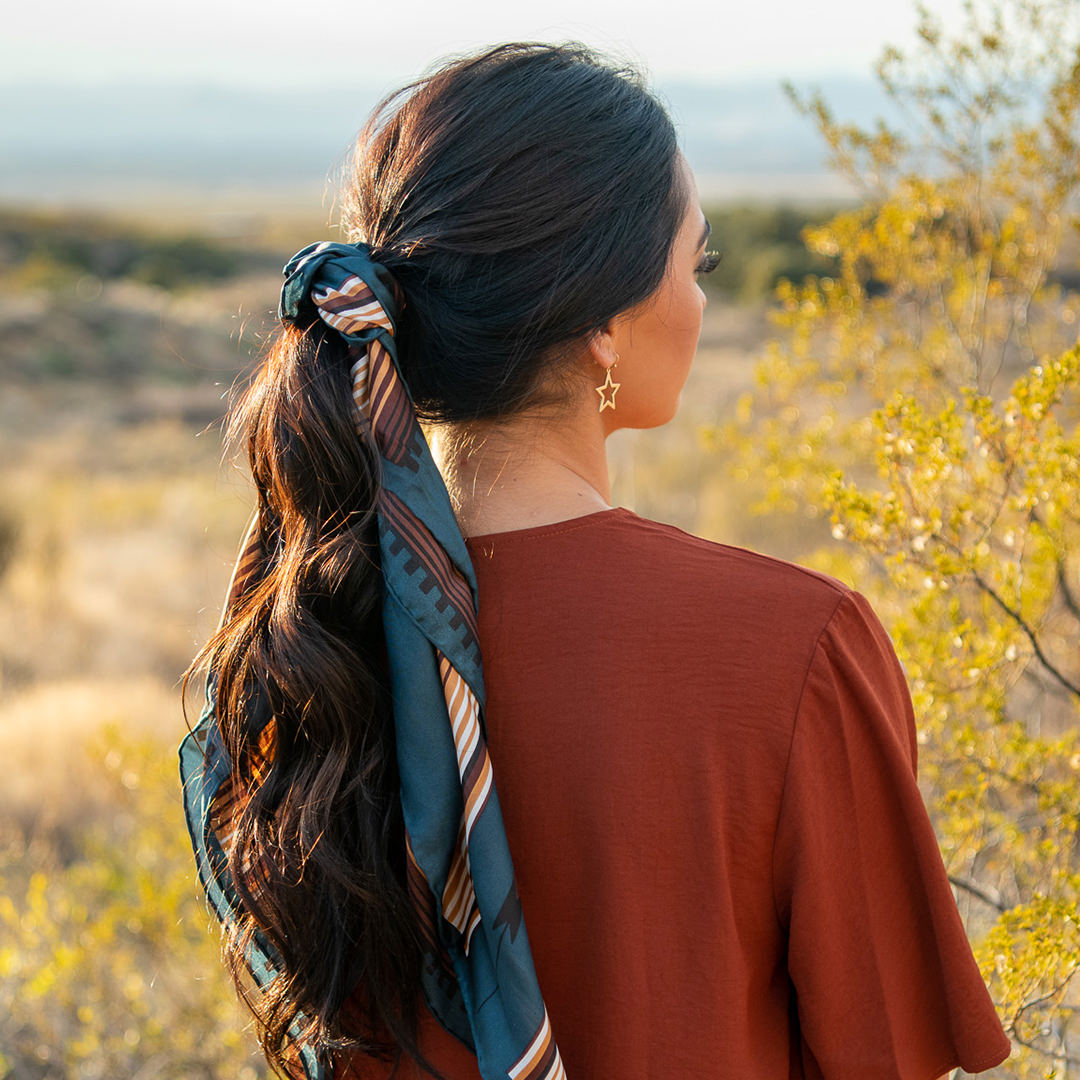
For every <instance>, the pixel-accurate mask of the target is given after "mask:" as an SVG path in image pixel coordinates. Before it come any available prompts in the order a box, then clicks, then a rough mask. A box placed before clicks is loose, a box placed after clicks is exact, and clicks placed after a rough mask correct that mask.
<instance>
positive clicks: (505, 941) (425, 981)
mask: <svg viewBox="0 0 1080 1080" xmlns="http://www.w3.org/2000/svg"><path fill="white" fill-rule="evenodd" d="M369 251H370V249H369V248H368V247H367V245H365V244H355V245H346V244H334V243H328V242H323V243H319V244H311V245H309V246H308V247H305V248H304V249H302V250H301V251H299V252H297V253H296V255H294V256H293V258H292V259H291V260H290V261H289V262H288V264H287V265H286V266H285V268H284V271H283V272H284V274H285V277H286V281H285V284H284V286H283V287H282V291H281V302H280V306H279V309H278V315H279V317H280V318H281V319H283V320H295V319H298V317H299V316H300V315H301V313H302V312H303V313H305V314H308V315H310V308H309V307H308V305H314V308H315V310H316V311H317V312H318V314H319V316H320V317H321V318H322V319H323V321H324V322H326V324H327V325H328V326H330V327H332V328H333V329H334V330H336V331H337V332H338V333H339V334H340V335H341V336H342V338H343V339H344V340H345V341H346V343H347V344H348V349H349V355H350V359H351V361H352V369H351V370H352V386H353V400H354V402H355V404H356V411H357V432H358V434H359V436H360V437H361V438H371V439H373V441H374V445H375V447H377V449H378V453H379V455H380V458H381V459H382V460H381V464H382V485H381V489H380V492H379V505H378V518H379V541H380V550H381V557H382V573H383V580H384V593H383V625H384V628H385V632H386V644H387V650H388V654H389V659H390V677H391V689H392V693H393V701H394V728H395V737H396V743H397V760H398V771H399V775H400V779H401V805H402V811H403V814H404V823H405V844H406V855H407V860H406V866H407V874H408V890H409V896H410V898H411V900H412V903H413V907H414V909H415V912H416V916H417V918H418V920H419V925H420V928H421V936H422V941H423V952H424V955H423V968H422V973H421V985H422V988H423V993H424V997H425V999H426V1001H427V1003H428V1006H429V1008H430V1009H431V1011H432V1013H433V1014H434V1015H435V1017H436V1018H437V1019H438V1020H439V1022H440V1023H441V1024H442V1025H443V1026H444V1027H445V1028H446V1029H447V1030H448V1031H450V1032H452V1033H453V1034H454V1035H456V1036H458V1038H460V1039H461V1040H462V1041H463V1042H464V1043H466V1045H468V1046H470V1047H472V1048H473V1049H474V1050H475V1052H476V1055H477V1061H478V1065H479V1069H480V1073H481V1075H482V1076H483V1077H484V1080H507V1078H509V1080H563V1078H565V1073H564V1071H563V1066H562V1061H561V1059H560V1057H559V1051H558V1048H557V1047H556V1045H555V1039H554V1037H553V1035H552V1032H551V1027H550V1024H549V1021H548V1014H547V1009H546V1008H545V1006H544V1001H543V998H542V997H541V994H540V988H539V986H538V985H537V981H536V973H535V970H534V968H533V962H532V954H531V952H530V949H529V940H528V935H527V934H526V932H525V926H524V922H523V918H522V910H521V903H520V900H519V899H518V892H517V887H516V884H515V881H514V871H513V866H512V864H511V861H510V850H509V847H508V845H507V840H506V833H505V831H504V827H503V821H502V815H501V813H500V811H499V802H498V798H497V797H496V793H495V781H494V777H493V775H492V768H491V759H490V758H489V756H488V750H487V743H486V740H485V734H484V724H483V719H482V709H483V702H484V686H483V678H482V675H481V668H480V651H479V645H478V642H477V623H476V579H475V576H474V574H473V568H472V564H471V563H470V561H469V556H468V552H467V550H466V548H465V542H464V540H463V539H462V536H461V532H460V531H459V529H458V525H457V522H456V520H455V518H454V514H453V510H452V508H451V506H450V499H449V496H448V494H447V491H446V487H445V485H444V483H443V480H442V477H441V476H440V474H439V471H438V469H437V468H436V466H435V463H434V461H433V460H432V458H431V454H430V452H429V450H428V446H427V441H426V440H425V438H424V435H423V432H422V431H421V430H420V427H419V425H418V423H417V419H416V413H415V410H414V408H413V405H412V400H411V398H410V396H409V393H408V390H407V388H406V387H405V384H404V382H403V381H402V379H401V377H400V373H399V371H398V364H397V351H396V346H395V343H394V329H395V319H396V317H397V313H398V310H399V307H400V304H399V293H398V290H397V288H396V286H395V283H394V282H393V279H392V277H391V275H390V273H389V272H388V271H387V269H386V268H385V267H384V266H382V265H381V264H379V263H377V262H375V261H373V260H372V259H371V258H370V254H369ZM262 558H263V552H262V550H261V545H260V541H259V537H258V530H257V528H255V523H253V526H252V528H251V529H250V530H249V533H248V536H247V538H246V540H245V542H244V544H243V545H242V548H241V554H240V556H239V558H238V559H237V563H236V569H235V570H234V572H233V581H232V583H231V584H230V587H229V599H228V600H227V607H226V611H228V605H231V604H232V603H233V602H235V600H236V599H237V597H239V596H241V595H243V593H244V589H245V582H246V579H247V577H248V575H249V574H250V572H251V570H252V568H253V567H255V566H257V565H258V564H259V563H260V562H261V560H262ZM256 742H257V745H256V746H255V747H254V749H253V760H254V768H253V770H252V771H253V775H254V777H255V779H256V782H257V779H258V777H259V776H261V775H263V773H264V772H265V770H266V768H268V767H269V765H270V763H271V761H272V757H273V747H274V724H273V718H272V717H270V718H268V719H266V721H265V723H264V725H263V727H262V730H261V734H260V735H259V737H258V739H257V740H256ZM180 775H181V779H182V782H183V789H184V807H185V812H186V814H187V820H188V826H189V829H190V831H191V839H192V845H193V847H194V849H195V856H196V863H197V866H198V870H199V878H200V881H201V882H202V885H203V887H204V888H205V890H206V893H207V897H208V899H209V900H210V903H211V905H212V907H213V909H214V911H215V913H216V915H217V917H218V919H220V920H221V921H223V922H233V921H235V919H236V917H237V915H238V913H239V909H240V903H239V900H238V897H237V895H236V892H235V890H234V888H233V886H232V883H231V879H230V876H229V873H228V857H227V852H228V851H229V850H230V847H229V845H230V840H231V836H232V831H233V829H232V825H231V822H232V821H233V820H235V815H236V814H237V813H239V812H240V810H242V808H243V806H244V803H245V799H246V795H245V793H244V792H243V791H237V790H234V785H233V784H232V782H231V779H230V770H229V760H228V755H227V752H226V750H225V747H224V744H223V742H222V737H221V732H220V729H219V727H218V725H217V722H216V717H215V714H214V701H213V693H212V686H211V685H210V683H209V682H208V687H207V704H206V708H205V709H204V712H203V714H202V716H201V717H200V720H199V723H198V724H197V725H196V727H195V728H194V729H193V730H192V732H191V733H190V734H189V735H188V736H187V737H186V738H185V739H184V741H183V742H182V743H181V746H180ZM278 959H279V958H278V957H277V955H276V950H274V949H273V947H272V946H271V945H270V944H269V942H267V941H266V939H265V938H264V937H263V936H262V935H261V934H260V933H258V932H256V934H255V937H254V940H253V943H252V946H251V948H250V950H249V958H248V964H249V967H250V968H251V971H252V974H253V976H254V978H255V980H256V983H257V984H258V985H259V986H260V987H262V986H265V985H266V984H267V983H268V982H269V981H270V979H272V978H273V976H274V972H275V969H276V967H277V963H276V961H278ZM298 1023H299V1022H298ZM297 1031H298V1025H297V1026H294V1028H293V1029H292V1032H291V1034H292V1038H293V1045H292V1046H291V1048H290V1051H291V1056H292V1059H293V1061H294V1062H295V1063H296V1064H297V1068H298V1075H302V1076H306V1077H308V1078H309V1080H326V1072H325V1070H323V1069H321V1068H320V1067H319V1065H318V1063H317V1062H316V1060H315V1055H314V1053H313V1051H312V1050H311V1049H310V1048H309V1047H307V1046H304V1045H302V1044H301V1043H300V1040H299V1038H298V1036H297V1034H296V1032H297ZM301 1066H302V1067H301Z"/></svg>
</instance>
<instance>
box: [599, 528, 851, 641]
mask: <svg viewBox="0 0 1080 1080" xmlns="http://www.w3.org/2000/svg"><path fill="white" fill-rule="evenodd" d="M605 531H608V533H609V536H608V543H609V545H611V546H609V548H608V550H609V551H613V552H618V556H619V557H620V558H621V559H623V560H624V561H625V562H626V563H627V564H630V565H633V566H634V567H635V569H637V571H638V572H639V573H640V574H643V575H647V576H649V577H653V578H656V579H657V580H658V582H660V583H661V584H662V586H663V587H665V588H668V589H671V590H674V591H675V592H679V593H689V594H690V595H691V596H693V597H694V598H695V599H696V601H697V603H699V604H700V603H708V602H709V601H717V602H721V603H723V604H724V605H725V607H726V608H728V609H729V610H733V609H738V610H741V611H743V612H746V613H748V614H749V613H753V614H755V615H756V619H757V621H767V618H768V616H770V615H775V616H777V617H778V618H780V619H781V621H783V622H784V623H785V624H787V625H791V624H792V622H793V621H794V622H802V623H805V624H806V626H807V629H810V628H816V629H817V630H819V631H820V630H823V629H824V627H825V626H826V624H827V623H828V622H829V620H830V619H831V617H832V615H833V614H834V613H835V612H836V611H837V609H838V608H839V607H840V606H841V605H842V603H843V602H844V600H845V599H849V600H852V601H854V602H857V600H856V598H858V594H857V593H856V592H855V591H854V590H853V589H851V588H849V587H848V586H847V585H845V584H844V583H843V582H841V581H839V580H837V579H836V578H834V577H830V576H829V575H828V574H823V573H820V572H819V571H817V570H811V569H810V568H809V567H805V566H800V565H798V564H797V563H793V562H788V561H787V560H785V559H778V558H776V557H774V556H771V555H765V554H762V553H761V552H757V551H751V550H750V549H748V548H741V547H736V546H734V545H731V544H723V543H719V542H718V541H715V540H706V539H704V538H703V537H700V536H695V535H693V534H692V533H688V532H686V531H684V530H683V529H680V528H677V527H676V526H674V525H668V524H665V523H663V522H659V521H652V520H650V519H648V518H643V517H640V516H638V515H637V514H635V513H633V512H632V511H629V510H623V511H622V512H621V513H620V514H619V515H618V516H617V517H613V518H612V520H611V522H610V523H609V524H608V526H607V530H605ZM863 603H865V601H863Z"/></svg>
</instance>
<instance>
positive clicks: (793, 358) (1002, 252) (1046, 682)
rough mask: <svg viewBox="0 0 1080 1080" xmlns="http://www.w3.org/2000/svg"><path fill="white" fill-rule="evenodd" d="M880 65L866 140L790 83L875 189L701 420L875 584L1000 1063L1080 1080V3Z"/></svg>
mask: <svg viewBox="0 0 1080 1080" xmlns="http://www.w3.org/2000/svg"><path fill="white" fill-rule="evenodd" d="M918 10H919V29H918V44H917V46H916V47H915V48H914V49H913V50H912V51H911V52H909V53H907V54H904V53H901V52H900V51H898V50H896V49H889V50H887V51H886V53H885V54H884V56H883V57H882V59H881V61H880V63H879V65H878V69H877V72H878V77H879V79H880V81H881V83H882V85H883V87H884V88H885V90H886V91H887V92H888V93H889V94H890V95H891V97H892V98H893V99H894V100H895V101H896V102H897V103H898V104H899V105H900V106H901V107H902V108H903V110H904V111H905V115H906V116H907V118H908V120H909V121H910V123H909V124H908V125H907V126H905V128H904V130H902V131H901V130H894V129H892V128H890V127H889V126H887V125H886V124H884V123H883V122H879V123H878V125H877V127H876V128H874V129H873V130H862V129H860V128H858V127H856V126H854V125H850V124H844V123H841V122H840V121H838V120H837V119H836V118H835V117H834V116H833V114H832V112H831V111H830V109H829V107H828V105H827V103H826V102H825V101H824V100H823V99H822V98H821V97H820V95H817V94H811V95H809V96H802V95H800V94H799V93H798V92H797V91H795V90H794V89H793V88H790V87H789V93H790V96H791V97H792V99H793V100H794V101H795V103H796V105H797V106H798V107H799V108H800V109H801V110H802V111H803V112H804V113H805V114H806V115H807V116H808V117H809V118H810V119H811V120H812V121H813V122H814V123H815V124H816V126H817V128H818V130H819V131H820V133H821V135H822V137H823V139H824V140H825V142H826V144H827V146H828V147H829V152H830V155H831V159H832V162H833V164H834V166H835V167H836V168H838V169H840V170H841V171H842V172H843V173H844V174H845V175H846V176H848V177H849V179H851V180H852V181H853V182H854V183H855V184H856V185H857V186H858V187H859V189H860V190H861V191H862V192H863V193H864V199H863V201H862V203H861V204H860V205H859V206H857V207H855V208H853V209H850V210H845V211H843V212H840V213H838V214H836V215H834V216H833V217H832V218H831V219H830V220H828V221H826V222H823V223H820V224H817V225H812V226H809V227H807V228H806V229H805V231H804V234H803V235H804V239H805V242H806V246H807V248H808V249H809V250H810V251H812V252H817V253H819V254H821V255H822V256H827V257H829V258H831V259H833V260H834V263H835V269H834V270H833V271H831V272H829V273H827V274H817V275H811V276H810V277H808V278H806V279H805V280H804V281H802V282H801V283H796V282H792V281H782V282H781V283H780V284H779V286H778V288H777V290H776V300H777V309H776V311H775V313H774V316H773V321H774V324H775V333H774V336H773V337H772V340H771V341H770V342H769V343H768V345H767V347H766V349H765V350H764V352H763V355H762V359H761V362H760V364H759V368H758V372H757V388H756V389H755V390H754V391H753V392H751V393H749V394H747V395H746V396H744V397H743V399H742V400H741V401H740V403H739V409H738V415H737V417H736V419H735V420H734V421H733V422H732V423H730V424H729V425H727V426H726V427H725V428H723V429H720V430H716V431H713V432H711V433H710V436H711V439H712V441H713V443H714V445H717V446H718V447H723V448H724V449H725V451H726V452H727V453H729V454H730V455H731V457H732V460H733V462H734V463H735V467H736V470H737V472H738V475H739V476H740V477H743V478H747V480H748V482H757V483H758V484H759V492H758V494H759V502H758V508H759V509H761V510H764V511H767V512H768V513H771V514H785V513H787V514H795V515H806V514H809V515H810V516H813V517H821V516H822V515H827V516H828V517H829V518H830V519H831V522H832V533H833V536H834V537H835V538H836V539H837V540H838V541H840V543H838V544H834V545H832V546H831V547H828V548H824V549H822V550H821V551H819V552H818V553H817V554H816V555H815V556H814V557H813V559H812V560H811V561H812V562H813V563H815V564H816V565H818V566H819V567H820V568H822V569H825V570H827V571H830V572H832V573H834V574H836V575H837V576H839V577H841V578H843V579H845V580H848V581H850V582H853V583H856V584H857V585H858V587H859V588H860V589H861V590H862V591H864V592H866V593H868V594H869V595H870V597H871V599H872V600H873V602H874V603H875V606H876V607H877V609H878V610H879V612H880V613H881V614H882V617H883V619H884V621H885V623H886V625H887V626H888V627H889V629H890V631H891V633H892V636H893V639H894V641H895V644H896V647H897V651H898V653H899V655H900V658H901V660H902V661H903V663H904V665H905V668H906V671H907V674H908V678H909V682H910V685H911V690H912V696H913V700H914V704H915V708H916V715H917V719H918V730H919V740H920V744H921V749H920V776H921V778H922V780H923V781H924V784H925V788H926V794H927V797H928V801H929V803H930V805H931V807H932V814H933V818H934V822H935V826H936V828H937V830H938V835H939V840H940V843H941V847H942V852H943V855H944V858H945V861H946V865H947V868H948V870H949V872H950V877H951V880H952V881H953V883H954V885H955V886H956V888H957V891H958V898H959V899H960V901H961V908H962V910H963V911H964V913H965V915H966V918H967V925H968V929H969V933H970V934H971V936H972V938H973V940H974V941H975V943H976V955H977V958H978V960H979V962H980V966H981V968H982V971H983V974H984V976H985V977H986V979H987V980H988V983H989V986H990V989H991V992H992V994H993V995H994V998H995V1001H996V1003H997V1005H998V1008H999V1011H1000V1014H1001V1016H1002V1018H1003V1021H1004V1023H1005V1024H1006V1028H1007V1031H1008V1033H1009V1034H1010V1036H1011V1037H1012V1039H1013V1041H1014V1046H1015V1052H1014V1054H1013V1057H1012V1058H1011V1059H1010V1060H1009V1061H1008V1062H1006V1063H1005V1064H1004V1065H1003V1066H1001V1067H1000V1068H999V1070H997V1071H996V1072H995V1075H1001V1076H1010V1077H1024V1078H1027V1077H1045V1078H1048V1080H1049V1078H1050V1077H1061V1076H1065V1075H1071V1074H1072V1073H1071V1070H1075V1069H1077V1068H1078V1067H1080V1031H1078V1030H1077V1028H1078V1022H1077V1020H1076V1016H1077V1012H1078V1010H1080V993H1078V982H1077V980H1076V973H1077V971H1078V969H1080V911H1078V906H1077V905H1078V901H1080V835H1078V830H1080V738H1078V731H1077V721H1078V719H1080V347H1078V344H1077V332H1078V321H1077V320H1078V316H1080V294H1078V292H1077V291H1076V290H1075V288H1072V287H1070V284H1072V285H1075V284H1076V275H1075V272H1074V271H1075V265H1074V264H1071V260H1074V259H1075V251H1076V239H1077V237H1078V235H1080V212H1078V206H1077V195H1078V194H1080V27H1078V26H1077V23H1078V19H1077V16H1078V14H1080V11H1078V9H1077V6H1076V5H1075V4H1067V3H1065V4H1062V3H1055V2H1037V0H1031V2H1028V0H1001V2H986V3H973V2H972V3H968V4H967V5H966V14H965V18H964V23H963V26H962V27H961V28H960V29H959V30H958V31H957V33H956V34H955V35H954V36H949V35H946V34H945V33H944V32H943V30H942V28H941V25H940V24H939V22H938V21H937V20H936V19H935V17H934V16H933V15H932V14H931V13H930V12H929V10H928V9H926V8H925V7H922V6H920V7H919V9H918Z"/></svg>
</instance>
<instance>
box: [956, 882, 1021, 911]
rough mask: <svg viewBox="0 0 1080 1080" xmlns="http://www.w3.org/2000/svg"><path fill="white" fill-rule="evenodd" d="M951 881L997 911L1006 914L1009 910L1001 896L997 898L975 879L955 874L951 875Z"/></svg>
mask: <svg viewBox="0 0 1080 1080" xmlns="http://www.w3.org/2000/svg"><path fill="white" fill-rule="evenodd" d="M949 881H950V882H952V884H953V885H955V886H956V887H957V888H958V889H963V890H964V892H967V893H971V895H972V896H974V897H975V898H976V899H978V900H981V901H982V902H983V903H984V904H987V905H988V906H989V907H992V908H993V909H994V910H995V911H997V912H999V913H1001V914H1004V913H1005V912H1006V911H1008V910H1009V909H1008V906H1007V905H1005V904H1004V903H1002V901H1001V898H1000V897H998V898H997V899H996V900H995V899H994V897H992V896H991V895H990V894H989V893H988V892H986V891H985V890H984V889H982V888H981V887H980V886H978V885H976V884H975V883H974V882H973V881H968V880H967V878H962V877H957V876H956V875H955V874H950V875H949Z"/></svg>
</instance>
